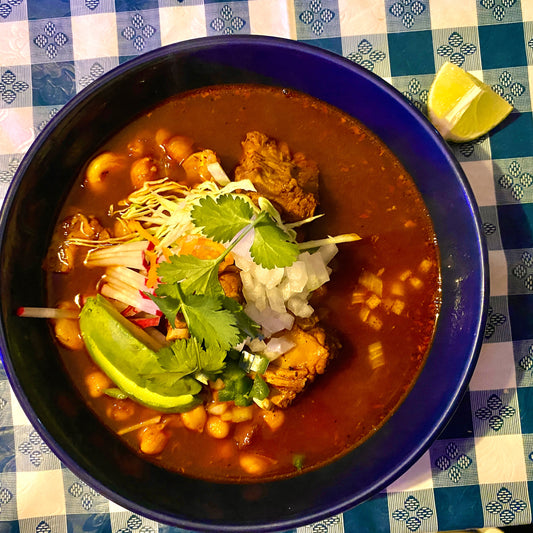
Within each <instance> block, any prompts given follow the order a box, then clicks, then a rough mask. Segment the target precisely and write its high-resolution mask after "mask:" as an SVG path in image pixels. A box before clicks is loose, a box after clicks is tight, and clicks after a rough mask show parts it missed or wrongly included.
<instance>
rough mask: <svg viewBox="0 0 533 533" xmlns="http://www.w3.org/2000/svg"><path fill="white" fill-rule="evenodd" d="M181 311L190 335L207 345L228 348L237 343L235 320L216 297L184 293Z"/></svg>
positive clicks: (237, 334) (238, 336)
mask: <svg viewBox="0 0 533 533" xmlns="http://www.w3.org/2000/svg"><path fill="white" fill-rule="evenodd" d="M181 312H182V313H183V317H184V318H185V322H187V325H188V327H189V331H190V333H191V335H192V336H194V337H196V338H197V339H198V341H199V342H200V343H202V344H204V346H205V347H206V348H207V347H216V348H222V349H224V350H226V351H227V350H229V349H230V348H232V347H233V346H235V345H236V344H238V343H239V341H240V333H239V329H238V328H237V321H236V320H235V317H234V315H233V313H231V311H228V310H227V309H224V308H223V306H222V302H221V300H220V299H218V298H211V297H208V296H201V295H197V294H193V295H185V298H183V300H182V305H181Z"/></svg>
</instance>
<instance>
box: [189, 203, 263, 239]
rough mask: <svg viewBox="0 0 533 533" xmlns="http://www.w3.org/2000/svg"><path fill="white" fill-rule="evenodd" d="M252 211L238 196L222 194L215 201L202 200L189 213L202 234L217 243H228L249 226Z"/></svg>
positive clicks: (248, 204)
mask: <svg viewBox="0 0 533 533" xmlns="http://www.w3.org/2000/svg"><path fill="white" fill-rule="evenodd" d="M253 215H254V211H253V208H252V206H251V205H250V203H249V202H248V201H247V200H245V199H244V198H241V197H239V196H232V195H230V194H222V195H220V196H219V197H218V198H217V199H216V200H215V199H214V198H213V197H211V196H207V197H205V198H202V199H201V200H200V202H199V203H198V204H197V205H195V206H194V207H193V209H192V211H191V218H192V221H193V222H194V225H195V226H196V227H197V228H201V230H202V233H203V234H204V235H205V236H206V237H209V238H211V239H213V240H215V241H217V242H229V241H231V240H232V239H233V238H234V237H235V235H237V233H239V232H240V231H242V230H243V229H244V228H245V227H246V226H248V225H249V224H250V221H251V218H252V217H253Z"/></svg>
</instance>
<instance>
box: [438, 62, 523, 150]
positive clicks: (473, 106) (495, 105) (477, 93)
mask: <svg viewBox="0 0 533 533" xmlns="http://www.w3.org/2000/svg"><path fill="white" fill-rule="evenodd" d="M512 110H513V106H512V105H511V104H509V103H508V102H507V101H506V100H505V99H504V98H502V97H501V96H500V95H498V94H497V93H496V92H495V91H494V90H493V89H492V88H491V87H489V86H488V85H486V84H485V83H483V82H482V81H480V80H479V79H477V78H476V77H475V76H473V75H472V74H470V73H469V72H466V71H465V70H463V69H462V68H460V67H458V66H457V65H454V64H453V63H450V62H447V63H444V65H442V67H441V68H440V69H439V71H438V72H437V74H436V76H435V79H434V80H433V83H432V85H431V88H430V90H429V95H428V115H429V119H430V121H431V122H432V123H433V125H434V126H435V128H436V129H437V130H438V131H439V133H440V134H441V135H442V136H443V138H444V139H446V140H449V141H455V142H467V141H471V140H474V139H477V138H478V137H481V136H482V135H485V134H486V133H488V132H489V131H490V130H492V129H493V128H494V127H495V126H497V125H498V124H500V122H502V121H503V120H504V119H505V118H506V117H507V116H508V115H509V113H510V112H511V111H512Z"/></svg>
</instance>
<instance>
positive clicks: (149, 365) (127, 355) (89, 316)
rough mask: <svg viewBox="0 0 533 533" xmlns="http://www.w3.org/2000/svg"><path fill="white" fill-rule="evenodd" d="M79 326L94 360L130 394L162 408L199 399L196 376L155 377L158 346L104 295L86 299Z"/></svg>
mask: <svg viewBox="0 0 533 533" xmlns="http://www.w3.org/2000/svg"><path fill="white" fill-rule="evenodd" d="M80 330H81V335H82V338H83V341H84V343H85V346H86V348H87V351H88V352H89V354H90V356H91V357H92V359H93V360H94V362H95V363H96V364H97V365H98V366H99V367H100V368H101V370H102V371H103V372H104V373H105V374H107V376H109V378H110V379H111V380H112V381H113V382H114V383H115V384H116V385H117V387H119V388H120V389H121V390H122V391H124V393H126V394H127V395H128V396H129V397H130V398H132V399H134V400H136V401H137V402H139V403H141V404H143V405H145V406H147V407H151V408H153V409H157V410H158V411H164V412H185V411H189V410H191V409H192V408H194V407H196V406H197V405H198V404H200V403H201V400H200V399H199V398H197V397H196V396H195V395H196V394H197V393H198V392H199V391H200V390H201V385H200V383H198V382H197V381H196V380H195V379H193V378H191V377H184V378H181V379H180V380H179V382H178V381H177V380H171V379H168V378H167V379H164V377H163V378H162V379H158V377H157V376H164V375H165V371H164V368H163V367H162V366H161V364H160V362H159V359H158V355H157V350H158V349H159V348H160V346H159V345H158V344H157V342H156V341H155V340H154V339H152V337H150V335H148V334H147V333H146V332H145V331H144V330H143V329H142V328H140V327H139V326H137V325H135V324H133V323H132V322H131V321H129V320H128V319H127V318H125V317H123V316H122V315H121V314H120V313H119V312H118V311H117V309H116V308H115V307H114V306H113V305H112V304H111V303H110V302H109V301H108V300H106V299H105V298H104V297H103V296H101V295H97V296H96V298H88V299H87V302H86V303H85V305H84V306H83V309H82V310H81V313H80ZM150 376H156V377H155V378H151V377H150Z"/></svg>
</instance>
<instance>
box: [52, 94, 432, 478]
mask: <svg viewBox="0 0 533 533" xmlns="http://www.w3.org/2000/svg"><path fill="white" fill-rule="evenodd" d="M161 128H166V129H168V130H169V131H171V132H174V133H175V134H179V135H186V136H188V137H191V138H193V139H194V140H195V142H196V143H197V144H198V145H199V146H201V147H204V148H209V149H211V150H213V151H215V152H216V153H217V154H218V156H219V157H220V160H221V163H222V166H223V168H224V169H225V170H226V172H228V174H229V175H230V176H231V172H232V169H233V168H234V167H235V166H236V164H237V162H238V160H239V157H240V154H241V142H242V140H243V138H244V136H245V134H246V133H247V132H248V131H252V130H256V131H260V132H263V133H265V134H267V135H268V136H270V137H273V138H276V139H280V140H283V141H286V142H287V144H288V146H289V147H290V149H291V151H292V152H303V153H304V154H306V155H307V156H308V157H309V158H311V159H313V160H314V161H316V162H317V164H318V166H319V169H320V205H319V208H318V210H319V212H322V213H324V214H325V216H324V217H323V218H321V219H320V220H318V221H315V222H313V223H312V225H311V227H310V228H309V231H310V235H308V236H309V237H314V238H319V237H322V236H325V235H328V234H329V235H335V234H340V233H346V232H355V233H357V234H359V235H360V236H361V238H362V239H361V240H360V241H358V242H355V243H347V244H341V245H339V249H340V252H339V254H338V255H337V257H336V258H335V259H334V262H333V274H332V276H331V278H332V279H331V281H330V282H329V283H328V284H327V286H326V287H327V291H326V294H325V296H324V297H323V298H322V300H321V302H320V306H319V309H318V311H317V312H318V313H319V316H320V319H321V324H322V325H323V326H325V328H326V329H327V330H332V331H335V332H337V334H338V336H339V338H340V340H341V343H342V349H341V351H340V353H339V355H338V356H337V357H336V359H335V360H334V361H333V362H331V363H330V365H329V367H328V369H327V371H326V373H325V374H324V375H321V376H318V378H317V379H316V381H315V382H314V383H313V384H312V385H311V386H310V387H309V388H308V389H307V390H306V391H305V392H304V393H302V394H301V396H300V397H298V398H297V400H296V401H295V402H294V403H293V404H292V405H291V406H290V407H288V408H287V409H285V410H284V416H285V420H284V423H283V425H282V427H281V428H280V429H278V430H276V431H273V430H271V429H270V428H269V427H268V426H266V425H265V424H262V425H260V429H259V430H258V431H256V432H255V433H254V437H253V439H252V440H251V442H250V443H249V444H248V445H247V446H245V447H243V446H239V445H238V444H237V441H238V439H237V440H236V436H235V434H236V433H237V431H238V430H237V429H236V428H235V429H234V430H232V432H231V433H230V434H229V435H228V437H226V438H224V439H215V438H212V437H210V436H209V435H207V434H206V431H202V432H197V431H191V430H189V429H187V428H185V427H183V424H182V423H181V421H180V415H170V416H168V415H163V416H164V418H165V416H166V418H165V420H166V421H167V426H166V428H167V430H168V432H169V434H170V437H169V442H168V444H167V445H166V446H165V448H164V450H163V451H162V452H161V453H159V454H155V455H147V456H146V458H147V460H150V461H154V462H156V463H158V464H160V465H161V466H162V467H164V468H167V469H170V470H174V471H178V472H181V473H184V474H186V475H190V476H194V477H200V478H204V479H211V480H226V481H227V480H230V481H236V482H242V481H250V480H254V479H258V478H261V479H271V478H277V477H283V476H291V475H295V474H298V473H299V472H301V471H304V470H306V469H313V468H316V467H318V466H320V465H323V464H325V463H327V462H329V461H332V460H333V459H335V458H337V457H339V456H341V455H342V454H344V453H346V452H347V451H349V450H351V449H353V448H354V447H355V446H357V445H358V444H360V443H361V442H362V441H364V440H365V439H367V438H368V437H369V436H371V435H372V434H373V433H374V432H375V431H376V430H377V429H378V428H379V427H380V426H381V425H382V424H383V423H384V422H385V421H386V419H387V418H388V417H389V416H390V415H391V414H392V413H393V411H394V410H395V408H396V407H397V406H398V405H399V404H400V403H401V401H402V399H403V398H404V397H405V395H406V394H407V392H408V391H409V390H410V388H411V386H412V385H413V383H414V381H415V380H416V377H417V375H418V374H419V372H420V370H421V367H422V365H423V363H424V360H425V357H426V355H427V353H428V350H429V348H430V345H431V341H432V336H433V332H434V328H435V323H436V319H437V316H438V311H439V302H440V267H439V260H438V246H437V243H436V239H435V234H434V232H433V228H432V224H431V220H430V218H429V215H428V212H427V210H426V207H425V205H424V202H423V200H422V198H421V195H420V193H419V191H418V190H417V188H416V186H415V184H414V183H413V181H412V179H411V178H410V176H409V175H408V174H407V172H406V171H405V169H404V168H403V167H402V165H401V164H400V163H399V162H398V160H397V158H396V157H395V156H394V155H393V154H392V153H391V151H390V150H389V149H388V148H387V147H386V146H384V145H383V143H382V142H381V141H380V140H379V139H378V138H377V137H376V136H375V135H373V134H372V133H371V132H370V131H368V130H367V129H366V128H365V127H364V126H362V125H361V124H360V123H359V122H357V121H356V120H354V119H353V118H351V117H349V116H347V115H345V114H344V113H342V112H340V111H339V110H337V109H335V108H332V107H331V106H328V105H326V104H324V103H322V102H319V101H317V100H315V99H313V98H310V97H309V96H306V95H303V94H300V93H295V92H293V91H289V90H281V89H276V88H266V87H258V86H229V87H228V86H225V87H213V88H208V89H203V90H199V91H195V92H191V93H187V94H185V95H181V96H178V97H175V98H173V99H171V100H170V101H168V102H166V103H164V104H163V105H161V106H160V107H158V108H156V109H154V110H152V111H151V112H149V113H147V114H145V115H143V116H141V117H139V118H138V119H136V120H135V121H133V122H132V123H131V124H130V125H128V126H127V127H126V128H124V129H123V130H122V131H121V132H120V133H118V134H117V135H116V136H114V137H113V138H112V139H111V140H110V141H109V142H108V143H107V144H106V145H105V146H103V147H101V150H99V152H100V151H102V150H110V151H112V152H115V153H119V154H124V156H125V157H128V156H127V155H126V154H127V146H128V143H131V142H132V141H133V140H135V139H138V138H153V137H154V136H155V132H156V131H157V130H159V129H161ZM169 173H170V176H171V177H172V178H173V179H177V180H179V179H182V177H183V176H181V175H180V169H179V168H170V169H169ZM131 190H132V187H131V182H130V180H129V169H126V170H124V172H123V173H122V174H121V173H118V174H117V175H116V176H115V177H114V179H113V180H112V182H111V181H109V182H105V183H104V184H103V189H102V190H99V191H97V192H95V191H93V190H91V189H90V188H88V187H86V186H84V185H83V176H81V177H80V179H79V182H78V185H77V186H76V187H74V189H73V190H72V192H71V194H70V196H69V198H68V200H67V202H66V205H65V207H64V210H63V215H64V216H66V215H68V214H72V213H75V212H78V211H81V212H84V213H89V214H91V215H94V216H96V217H98V219H99V220H100V221H101V223H102V224H103V225H104V226H105V225H111V220H110V219H109V217H108V209H109V205H110V204H116V203H117V202H118V201H119V200H121V199H122V198H124V197H126V196H127V194H129V193H130V192H131ZM101 274H102V270H101V269H93V270H88V269H87V268H85V267H83V265H82V264H81V262H80V261H78V265H77V267H76V268H75V269H74V270H73V271H72V272H70V273H68V274H49V301H50V305H56V304H57V303H58V302H60V301H61V302H64V301H74V300H75V299H76V295H79V294H87V293H89V294H92V293H94V291H95V284H96V282H97V280H98V278H99V277H100V276H101ZM376 279H378V280H379V283H381V285H382V289H381V290H379V289H376V286H375V281H376ZM60 352H61V356H62V358H63V360H64V363H65V365H66V368H67V370H68V372H69V374H70V375H71V376H72V379H73V380H74V381H75V382H76V383H77V385H78V387H79V390H80V391H81V394H83V395H84V397H85V398H86V401H87V402H88V403H89V404H90V406H91V408H92V409H94V411H95V412H96V413H97V414H98V415H99V416H100V417H101V419H102V420H103V422H104V423H105V424H106V425H108V426H109V427H110V428H112V430H114V431H118V432H124V431H125V430H127V429H128V428H133V427H135V425H136V424H138V423H141V422H142V421H146V420H150V419H151V418H153V417H154V416H156V415H157V413H156V412H154V411H152V410H150V409H147V408H145V407H141V406H139V405H137V404H134V403H133V402H132V401H131V400H116V399H113V398H110V397H108V396H106V395H99V396H98V397H93V396H92V395H91V392H90V390H91V389H90V386H88V384H87V383H88V376H89V375H90V374H91V373H93V372H95V371H96V370H97V368H96V367H95V365H94V363H93V362H92V361H91V359H90V358H89V356H88V354H87V353H86V352H85V350H84V349H83V348H82V349H80V350H67V349H64V348H60ZM253 416H254V420H255V421H257V422H258V423H260V422H261V410H260V409H259V407H257V406H254V415H253ZM142 430H143V429H142V428H141V429H137V430H130V431H127V432H126V433H124V434H123V435H122V438H124V439H125V440H126V441H127V442H128V443H129V444H130V445H131V446H132V447H134V448H135V449H138V447H139V433H140V432H141V431H142ZM139 453H140V452H139ZM246 454H251V455H252V456H259V457H264V458H267V459H266V461H267V463H268V468H267V469H265V470H263V471H261V472H254V471H253V468H252V469H248V470H246V469H243V467H242V463H243V457H244V460H246V457H247V455H246Z"/></svg>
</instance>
